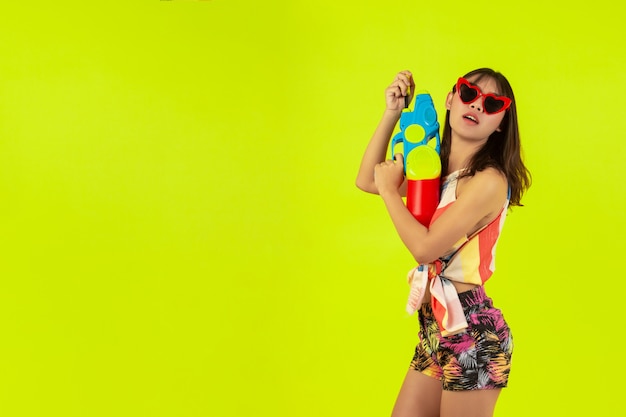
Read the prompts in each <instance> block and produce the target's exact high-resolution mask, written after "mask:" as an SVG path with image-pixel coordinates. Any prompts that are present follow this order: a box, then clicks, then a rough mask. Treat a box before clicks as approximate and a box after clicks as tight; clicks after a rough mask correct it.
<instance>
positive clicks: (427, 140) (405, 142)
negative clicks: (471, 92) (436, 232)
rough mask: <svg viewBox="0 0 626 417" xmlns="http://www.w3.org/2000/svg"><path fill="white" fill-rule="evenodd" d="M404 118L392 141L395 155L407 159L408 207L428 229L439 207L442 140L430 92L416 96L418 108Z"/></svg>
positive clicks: (392, 149)
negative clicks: (399, 154) (400, 155)
mask: <svg viewBox="0 0 626 417" xmlns="http://www.w3.org/2000/svg"><path fill="white" fill-rule="evenodd" d="M408 104H409V103H408V100H407V101H406V107H407V108H405V109H404V110H402V114H401V115H400V132H398V133H397V134H396V135H395V136H394V137H393V138H392V140H391V155H392V156H393V155H395V154H397V153H401V154H402V155H403V156H404V174H405V175H406V179H407V194H406V206H407V208H408V209H409V211H410V212H411V213H412V214H413V217H415V218H416V219H417V221H419V222H420V223H421V224H423V225H424V226H426V227H428V226H429V225H430V220H431V218H432V217H433V214H435V210H436V209H437V205H438V204H439V192H440V190H439V187H440V177H441V158H440V157H439V153H440V147H441V140H440V138H439V122H438V121H437V112H436V111H435V106H434V105H433V100H432V98H431V97H430V94H428V93H427V92H425V91H424V92H419V93H416V95H415V102H414V109H413V110H412V111H411V110H410V109H408Z"/></svg>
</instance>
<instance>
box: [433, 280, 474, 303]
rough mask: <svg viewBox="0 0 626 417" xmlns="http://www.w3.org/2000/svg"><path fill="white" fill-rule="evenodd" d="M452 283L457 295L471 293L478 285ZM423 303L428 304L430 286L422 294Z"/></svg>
mask: <svg viewBox="0 0 626 417" xmlns="http://www.w3.org/2000/svg"><path fill="white" fill-rule="evenodd" d="M450 282H451V283H452V285H454V288H456V292H457V293H459V294H460V293H462V292H465V291H471V290H473V289H474V288H476V287H478V286H479V285H474V284H466V283H464V282H454V281H450ZM423 302H424V303H430V286H427V287H426V292H424V301H423Z"/></svg>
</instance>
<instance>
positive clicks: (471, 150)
mask: <svg viewBox="0 0 626 417" xmlns="http://www.w3.org/2000/svg"><path fill="white" fill-rule="evenodd" d="M485 142H486V140H485V141H468V140H462V139H460V138H454V137H453V138H452V143H451V146H450V157H449V158H448V174H449V173H452V172H455V171H458V170H461V169H464V168H467V167H468V166H469V163H470V161H471V160H472V157H473V156H474V154H476V152H478V150H479V149H480V148H482V146H483V145H484V143H485Z"/></svg>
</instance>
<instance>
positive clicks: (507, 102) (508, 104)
mask: <svg viewBox="0 0 626 417" xmlns="http://www.w3.org/2000/svg"><path fill="white" fill-rule="evenodd" d="M462 85H465V86H467V87H468V88H469V89H471V90H474V91H476V93H477V94H476V97H475V98H474V99H473V100H470V101H465V100H463V99H462V98H461V86H462ZM456 92H457V93H458V94H459V99H460V100H461V101H462V102H463V103H465V104H470V103H473V102H475V101H476V100H478V99H479V98H480V97H482V98H483V102H482V104H483V111H484V112H485V113H486V114H498V113H501V112H503V111H506V110H508V109H509V107H511V102H512V100H511V99H510V98H508V97H506V96H498V95H496V94H491V93H487V94H484V93H483V92H482V91H481V89H480V88H479V87H478V86H477V85H474V84H472V83H470V82H469V81H467V80H466V79H465V78H463V77H460V78H459V79H458V81H457V82H456ZM487 98H492V99H494V100H500V101H503V102H504V105H503V106H502V108H500V109H498V110H496V111H494V112H490V111H487V109H486V108H485V100H486V99H487Z"/></svg>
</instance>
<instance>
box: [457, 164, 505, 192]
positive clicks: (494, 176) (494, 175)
mask: <svg viewBox="0 0 626 417" xmlns="http://www.w3.org/2000/svg"><path fill="white" fill-rule="evenodd" d="M462 182H463V183H464V184H459V185H460V188H461V189H472V190H476V191H480V193H481V194H483V195H501V194H504V195H506V193H507V192H508V181H507V178H506V175H505V174H504V172H502V171H501V170H499V169H498V168H495V167H487V168H485V169H483V170H481V171H477V172H476V173H475V174H474V175H471V176H467V177H464V178H463V181H462ZM459 191H461V190H459Z"/></svg>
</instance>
